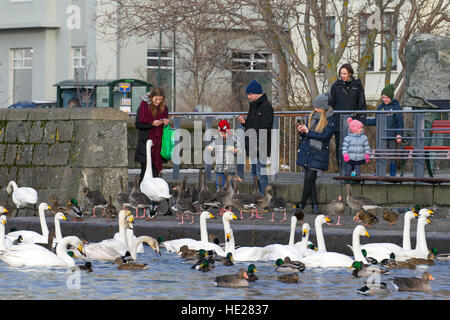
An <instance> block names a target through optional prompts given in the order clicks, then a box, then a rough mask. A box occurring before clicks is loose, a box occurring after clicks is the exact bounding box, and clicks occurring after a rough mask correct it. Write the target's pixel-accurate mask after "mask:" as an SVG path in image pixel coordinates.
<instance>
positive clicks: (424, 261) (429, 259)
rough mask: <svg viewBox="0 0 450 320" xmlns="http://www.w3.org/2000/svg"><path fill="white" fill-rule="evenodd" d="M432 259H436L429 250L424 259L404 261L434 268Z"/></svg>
mask: <svg viewBox="0 0 450 320" xmlns="http://www.w3.org/2000/svg"><path fill="white" fill-rule="evenodd" d="M434 259H436V256H435V255H434V253H433V252H432V251H431V250H430V252H429V253H428V256H427V258H426V259H423V258H411V259H408V260H406V262H408V263H411V264H425V265H429V266H434Z"/></svg>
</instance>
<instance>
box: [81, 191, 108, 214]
mask: <svg viewBox="0 0 450 320" xmlns="http://www.w3.org/2000/svg"><path fill="white" fill-rule="evenodd" d="M83 194H84V199H85V200H86V202H87V203H88V204H89V205H90V206H91V207H92V217H93V218H95V217H96V215H95V209H97V208H102V209H103V212H102V214H104V213H105V208H106V205H107V202H106V199H105V197H104V196H103V194H102V193H101V192H100V191H98V190H93V191H91V190H90V189H89V188H88V187H84V188H83Z"/></svg>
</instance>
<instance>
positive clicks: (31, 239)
mask: <svg viewBox="0 0 450 320" xmlns="http://www.w3.org/2000/svg"><path fill="white" fill-rule="evenodd" d="M51 209H52V208H51V207H50V206H49V205H48V204H46V203H45V202H42V203H41V204H40V205H39V209H38V211H39V221H40V222H41V230H42V234H39V233H37V232H35V231H31V230H19V231H13V232H10V233H8V234H7V235H6V237H7V238H8V239H10V240H13V241H14V240H15V239H17V237H18V236H19V235H21V236H22V238H23V240H22V242H23V243H47V242H48V233H49V231H48V227H47V221H46V220H45V210H51Z"/></svg>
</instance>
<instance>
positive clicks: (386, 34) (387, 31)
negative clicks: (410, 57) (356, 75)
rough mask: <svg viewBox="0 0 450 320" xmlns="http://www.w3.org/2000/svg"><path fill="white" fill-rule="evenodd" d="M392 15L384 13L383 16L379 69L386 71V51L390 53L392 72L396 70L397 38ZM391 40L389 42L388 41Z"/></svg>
mask: <svg viewBox="0 0 450 320" xmlns="http://www.w3.org/2000/svg"><path fill="white" fill-rule="evenodd" d="M393 18H394V15H393V13H392V12H386V13H384V15H383V29H382V33H381V68H380V70H386V66H387V60H388V54H387V53H388V49H390V52H391V58H392V66H391V68H392V70H397V52H398V38H397V25H393ZM389 39H391V41H390V42H389V41H388V40H389Z"/></svg>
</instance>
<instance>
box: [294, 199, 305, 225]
mask: <svg viewBox="0 0 450 320" xmlns="http://www.w3.org/2000/svg"><path fill="white" fill-rule="evenodd" d="M292 215H293V216H295V217H296V218H297V221H300V223H301V224H303V219H304V218H305V212H304V211H303V209H302V207H301V205H300V202H296V203H294V206H293V209H292Z"/></svg>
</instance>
